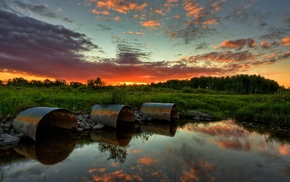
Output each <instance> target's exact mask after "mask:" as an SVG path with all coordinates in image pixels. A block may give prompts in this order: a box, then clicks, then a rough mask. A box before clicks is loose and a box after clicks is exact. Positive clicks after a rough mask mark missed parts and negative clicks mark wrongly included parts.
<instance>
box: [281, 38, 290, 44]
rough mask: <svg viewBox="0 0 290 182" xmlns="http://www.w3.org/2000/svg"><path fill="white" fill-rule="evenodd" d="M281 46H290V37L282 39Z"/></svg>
mask: <svg viewBox="0 0 290 182" xmlns="http://www.w3.org/2000/svg"><path fill="white" fill-rule="evenodd" d="M282 44H283V45H284V46H290V36H288V37H284V38H283V39H282Z"/></svg>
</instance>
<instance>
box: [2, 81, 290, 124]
mask: <svg viewBox="0 0 290 182" xmlns="http://www.w3.org/2000/svg"><path fill="white" fill-rule="evenodd" d="M143 102H173V103H176V104H177V107H178V110H179V111H180V112H185V111H188V110H195V111H200V112H203V113H207V114H210V115H213V116H215V117H217V118H220V119H224V118H230V117H231V118H235V119H237V120H239V121H243V122H253V123H258V124H264V125H268V126H279V127H286V128H290V92H289V91H287V90H286V91H280V92H278V93H275V94H248V95H241V94H229V93H225V92H217V91H210V90H204V89H190V88H186V89H181V90H174V89H168V88H166V89H165V88H152V87H150V86H120V87H102V88H96V89H92V88H88V87H78V88H73V87H70V86H58V87H28V86H0V119H4V118H6V117H15V116H16V115H17V114H18V113H19V112H20V111H22V110H24V109H26V108H28V107H36V106H50V107H60V108H66V109H69V110H71V111H73V112H75V113H85V112H87V113H89V112H90V109H91V106H92V105H94V104H111V103H115V104H128V105H130V106H131V107H132V108H133V109H139V108H140V107H141V105H142V103H143Z"/></svg>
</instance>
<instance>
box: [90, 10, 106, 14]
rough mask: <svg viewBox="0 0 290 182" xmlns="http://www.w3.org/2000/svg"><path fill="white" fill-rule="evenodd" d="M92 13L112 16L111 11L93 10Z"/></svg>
mask: <svg viewBox="0 0 290 182" xmlns="http://www.w3.org/2000/svg"><path fill="white" fill-rule="evenodd" d="M91 12H92V13H93V14H96V15H110V12H109V11H97V10H95V9H93V10H92V11H91Z"/></svg>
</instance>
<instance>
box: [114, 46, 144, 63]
mask: <svg viewBox="0 0 290 182" xmlns="http://www.w3.org/2000/svg"><path fill="white" fill-rule="evenodd" d="M117 48H118V50H117V60H118V63H119V64H140V63H141V61H140V58H147V57H148V56H149V53H144V52H143V51H142V50H141V49H139V48H136V47H132V46H129V45H127V44H118V45H117Z"/></svg>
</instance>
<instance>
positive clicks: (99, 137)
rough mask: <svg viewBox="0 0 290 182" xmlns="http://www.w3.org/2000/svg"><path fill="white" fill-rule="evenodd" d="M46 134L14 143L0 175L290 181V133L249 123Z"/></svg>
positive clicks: (6, 178)
mask: <svg viewBox="0 0 290 182" xmlns="http://www.w3.org/2000/svg"><path fill="white" fill-rule="evenodd" d="M43 133H44V132H43ZM43 135H44V136H45V135H46V134H43ZM40 138H41V136H40ZM42 138H43V139H38V141H40V142H38V143H36V144H35V143H32V142H25V143H24V144H22V145H20V146H17V147H14V148H13V152H14V153H13V152H10V154H9V156H14V158H15V159H14V160H11V161H9V160H8V161H7V162H1V166H0V172H1V174H0V176H1V178H0V179H2V180H3V181H263V182H264V181H285V182H286V181H290V142H289V141H290V138H289V134H288V135H284V133H283V131H276V132H275V133H271V134H270V133H268V132H266V131H264V130H261V129H259V130H256V129H255V128H252V127H249V128H245V127H243V126H241V125H238V124H236V123H235V122H234V121H233V120H224V121H220V122H209V123H193V122H189V123H184V122H183V124H182V125H181V124H178V123H173V124H169V123H160V122H159V123H148V124H146V125H141V126H140V127H136V126H132V125H131V126H126V127H124V126H123V127H122V128H121V129H118V130H112V129H106V130H102V131H94V132H90V133H88V135H87V136H80V135H77V134H74V133H63V132H62V134H61V136H58V134H57V132H54V133H53V135H52V134H50V137H49V138H47V137H42ZM0 152H1V151H0ZM15 156H25V157H15ZM1 160H2V159H1ZM0 181H1V180H0Z"/></svg>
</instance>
